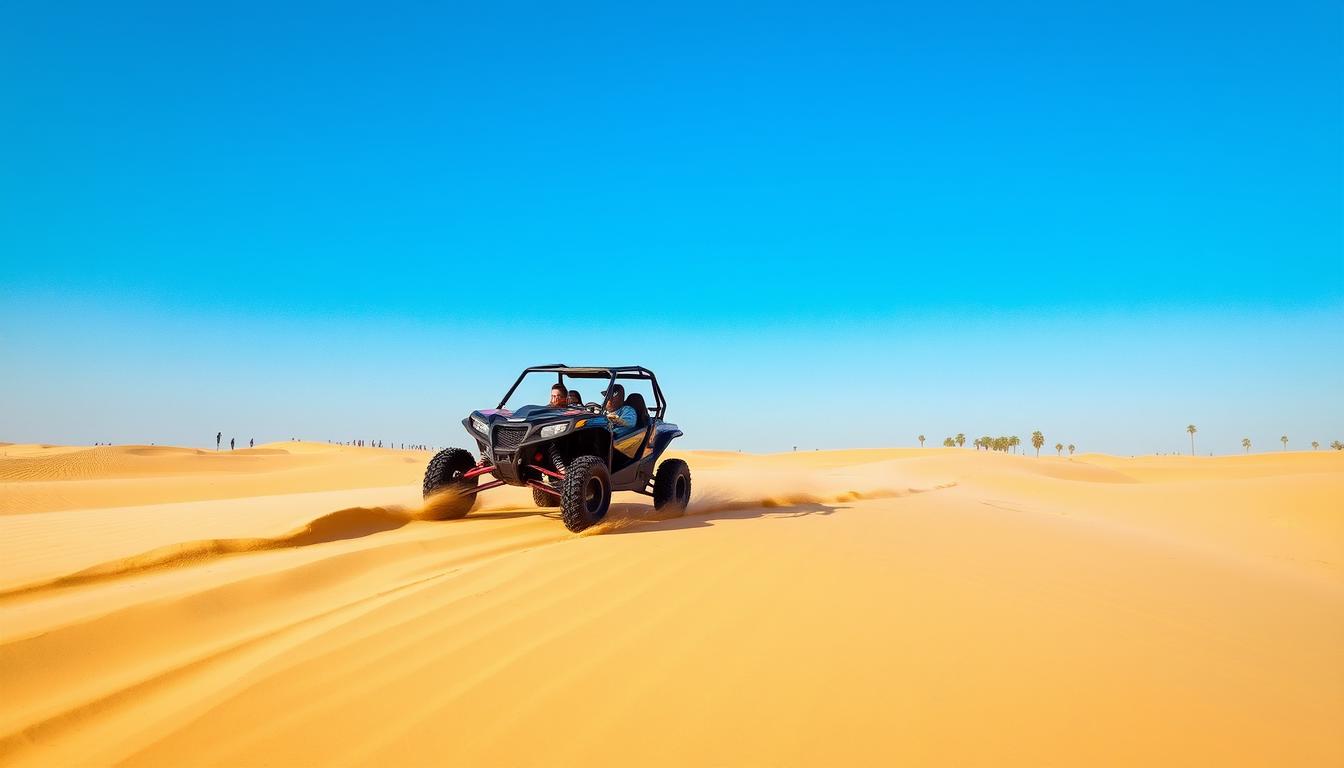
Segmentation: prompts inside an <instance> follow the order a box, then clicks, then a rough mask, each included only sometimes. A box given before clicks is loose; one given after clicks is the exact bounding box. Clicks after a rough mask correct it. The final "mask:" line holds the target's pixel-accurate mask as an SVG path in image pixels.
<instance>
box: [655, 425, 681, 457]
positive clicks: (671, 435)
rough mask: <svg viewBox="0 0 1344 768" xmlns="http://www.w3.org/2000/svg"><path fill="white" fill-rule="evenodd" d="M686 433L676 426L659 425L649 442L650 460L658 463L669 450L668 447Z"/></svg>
mask: <svg viewBox="0 0 1344 768" xmlns="http://www.w3.org/2000/svg"><path fill="white" fill-rule="evenodd" d="M683 434H685V433H684V432H682V431H681V430H680V429H677V425H676V424H658V426H657V428H656V429H655V430H654V433H653V439H652V440H650V441H649V452H648V459H649V460H650V461H655V462H656V461H658V459H659V457H661V456H662V455H663V451H665V450H667V446H668V445H669V444H670V443H671V442H672V441H673V440H674V439H676V438H678V437H681V436H682V435H683Z"/></svg>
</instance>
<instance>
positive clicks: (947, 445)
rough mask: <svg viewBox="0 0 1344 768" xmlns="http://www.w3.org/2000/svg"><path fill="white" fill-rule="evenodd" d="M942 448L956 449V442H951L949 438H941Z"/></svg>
mask: <svg viewBox="0 0 1344 768" xmlns="http://www.w3.org/2000/svg"><path fill="white" fill-rule="evenodd" d="M943 447H944V448H956V447H957V441H956V440H953V439H952V438H950V437H944V438H943Z"/></svg>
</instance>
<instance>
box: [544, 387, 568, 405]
mask: <svg viewBox="0 0 1344 768" xmlns="http://www.w3.org/2000/svg"><path fill="white" fill-rule="evenodd" d="M547 405H549V406H550V407H552V408H566V407H568V406H569V392H566V391H565V385H564V384H552V385H551V400H550V402H549V403H547Z"/></svg>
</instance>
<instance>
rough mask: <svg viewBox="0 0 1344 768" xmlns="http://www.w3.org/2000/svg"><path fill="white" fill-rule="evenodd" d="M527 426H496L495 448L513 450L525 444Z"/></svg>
mask: <svg viewBox="0 0 1344 768" xmlns="http://www.w3.org/2000/svg"><path fill="white" fill-rule="evenodd" d="M526 434H527V427H495V450H497V451H512V450H513V449H514V448H517V447H518V446H520V445H522V444H523V437H524V436H525V435H526Z"/></svg>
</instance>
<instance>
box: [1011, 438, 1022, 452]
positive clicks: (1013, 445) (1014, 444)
mask: <svg viewBox="0 0 1344 768" xmlns="http://www.w3.org/2000/svg"><path fill="white" fill-rule="evenodd" d="M1021 444H1022V438H1020V437H1018V436H1017V435H1013V436H1012V437H1010V438H1008V447H1010V448H1013V449H1016V448H1017V446H1019V445H1021ZM1013 453H1017V451H1016V450H1014V451H1013Z"/></svg>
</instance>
